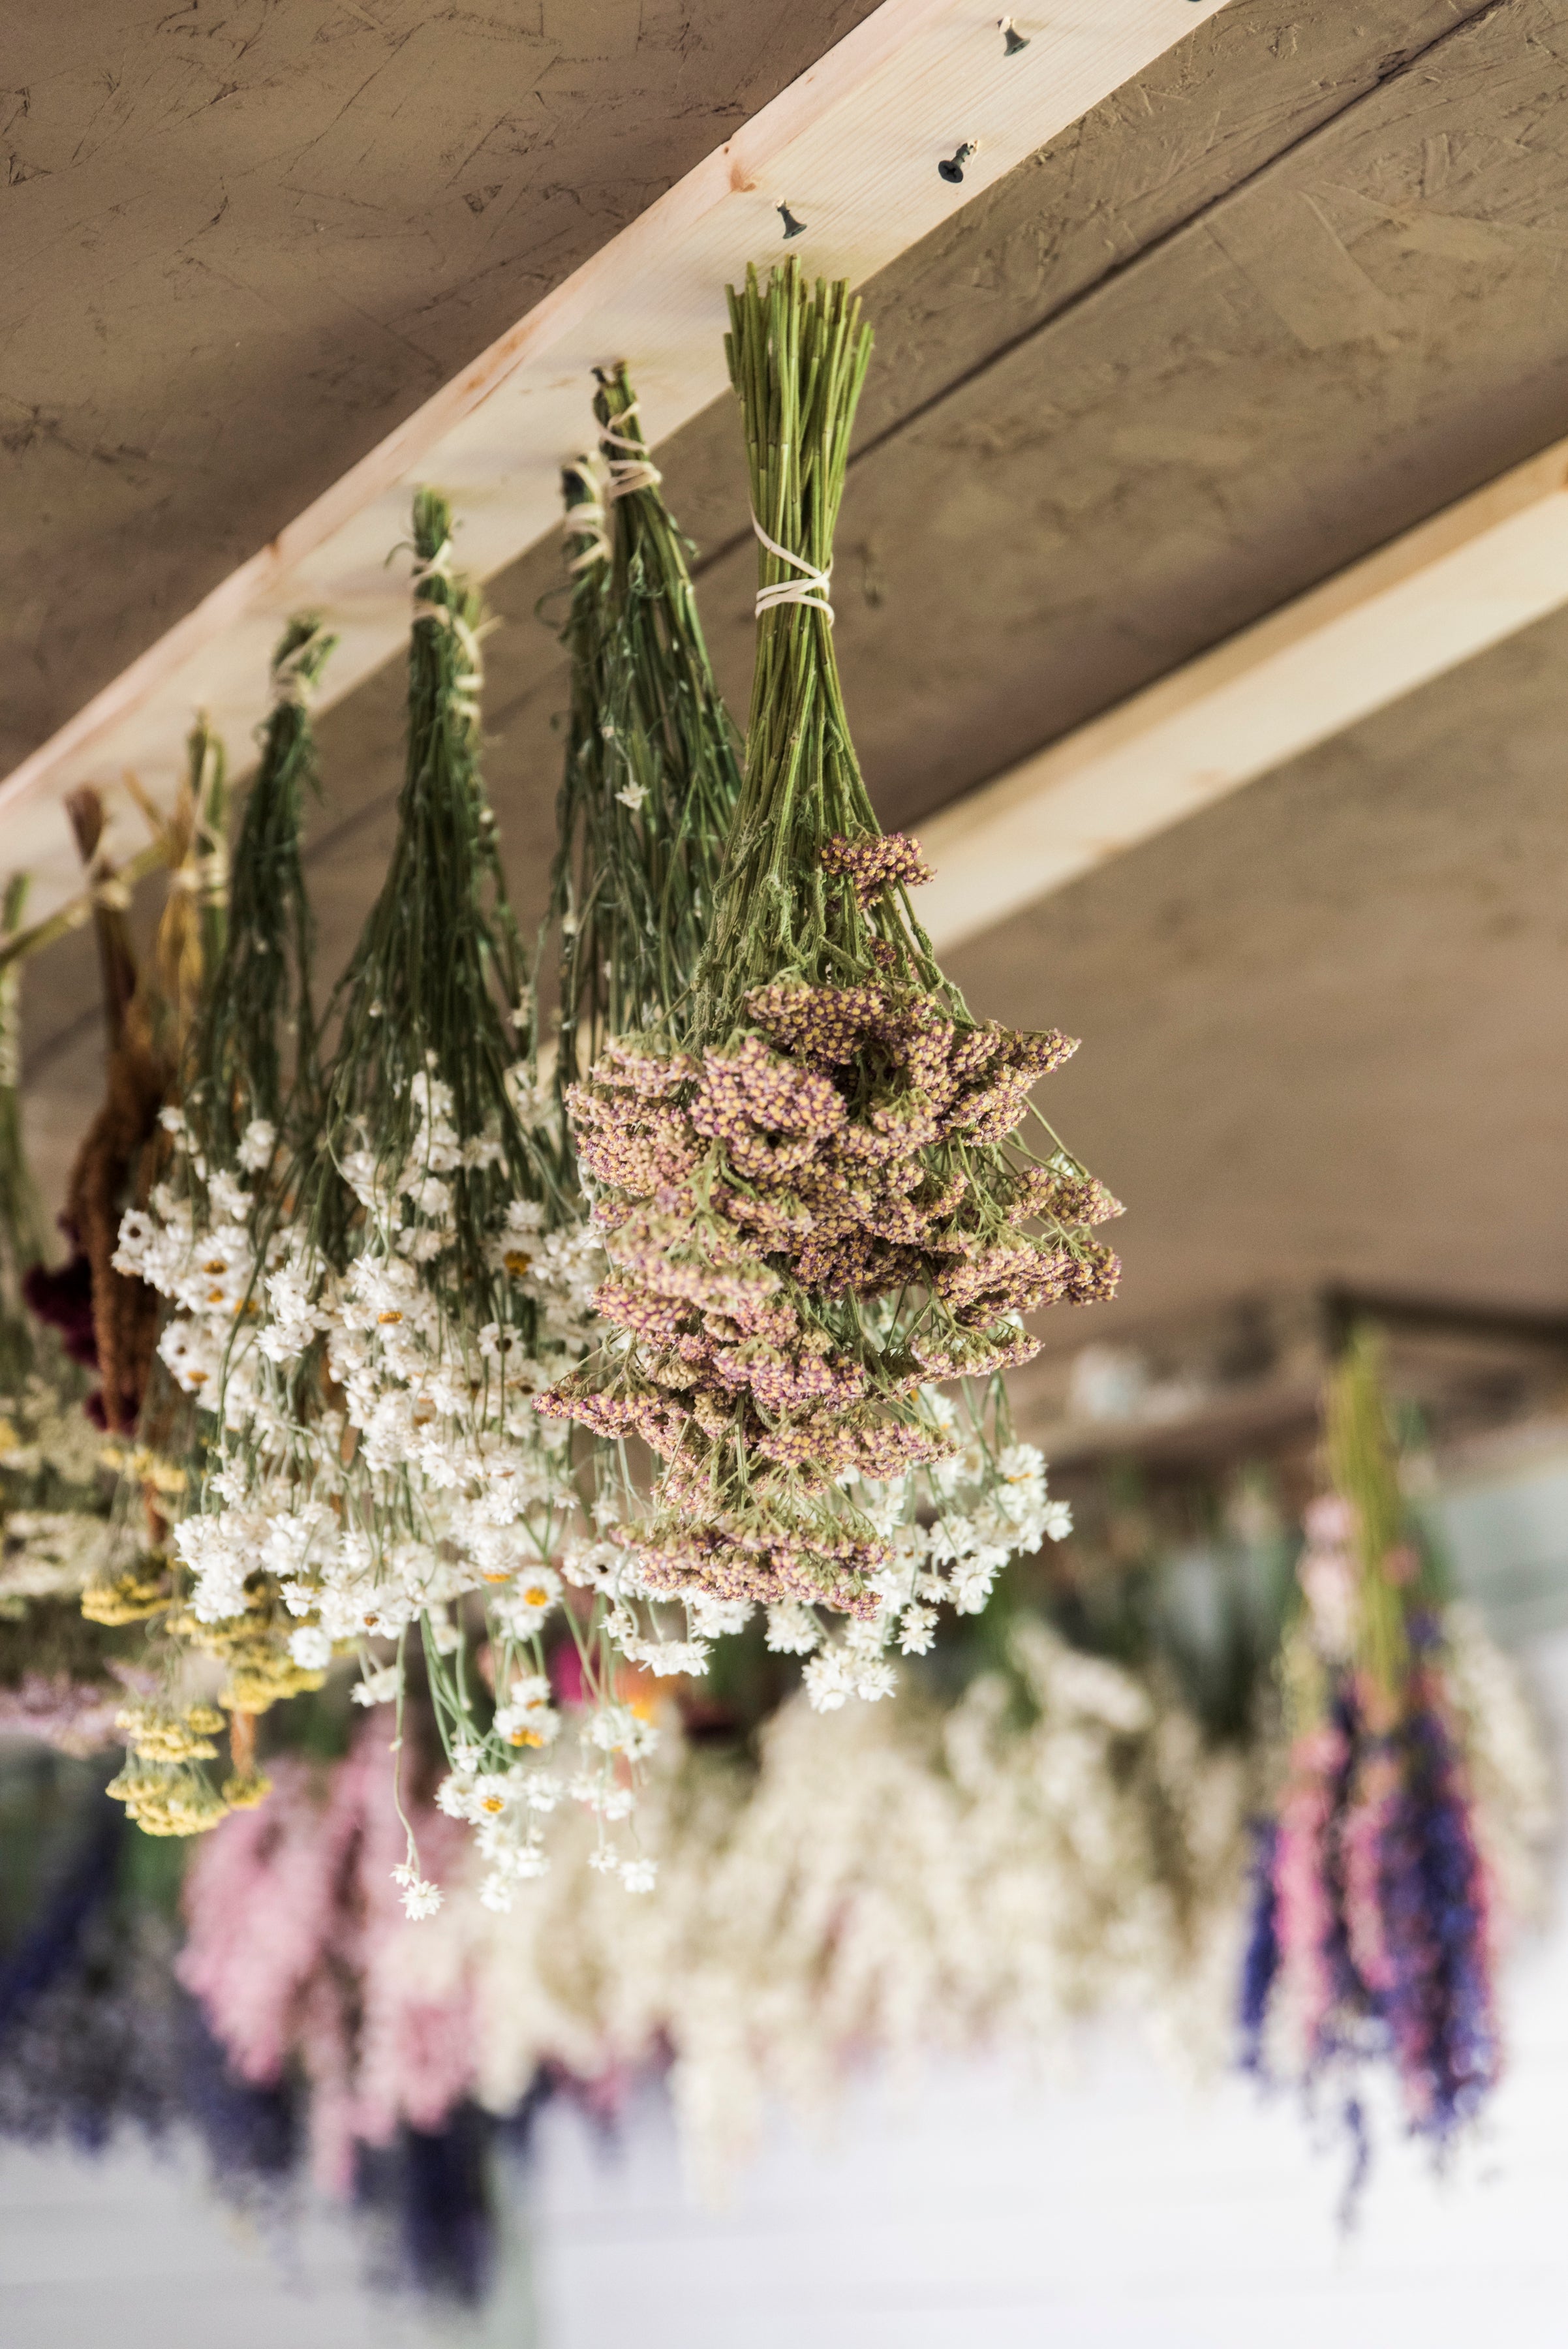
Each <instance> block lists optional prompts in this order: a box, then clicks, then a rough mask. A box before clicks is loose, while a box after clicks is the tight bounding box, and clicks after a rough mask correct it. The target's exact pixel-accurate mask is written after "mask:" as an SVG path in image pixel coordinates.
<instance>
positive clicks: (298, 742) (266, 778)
mask: <svg viewBox="0 0 1568 2349" xmlns="http://www.w3.org/2000/svg"><path fill="white" fill-rule="evenodd" d="M335 642H336V639H335V638H334V637H333V636H329V635H328V634H327V631H326V630H325V629H324V628H322V627H321V626H319V625H318V624H317V622H316V621H314V620H311V619H300V620H295V621H292V622H291V623H290V624H289V626H288V628H287V629H286V632H285V635H284V636H283V639H282V641H281V643H280V645H279V647H278V649H277V652H276V654H275V657H274V660H273V665H272V688H273V696H272V698H273V707H272V709H271V712H270V714H269V716H268V718H267V720H266V722H265V728H264V730H263V734H262V742H261V750H262V756H261V761H260V765H259V768H258V771H257V775H256V780H255V782H254V785H253V787H252V789H251V792H250V794H249V797H248V798H247V800H246V802H245V808H244V817H243V820H242V822H241V825H240V831H239V835H238V839H237V842H236V853H235V857H234V879H233V888H232V894H231V897H230V902H229V906H228V919H227V922H226V925H225V928H224V932H223V939H222V944H221V947H220V948H219V949H218V951H217V952H216V953H215V955H214V956H213V959H212V961H211V963H210V966H209V970H210V976H209V980H208V984H207V985H206V986H205V987H204V988H203V990H202V997H201V1002H200V1009H199V1012H198V1013H197V1015H196V1017H195V1018H194V1019H193V1020H192V1023H191V1027H190V1032H189V1036H188V1039H187V1043H186V1050H185V1051H184V1054H183V1057H182V1065H181V1070H180V1082H179V1088H178V1090H179V1093H180V1099H179V1101H178V1102H171V1103H170V1104H169V1105H168V1106H167V1107H166V1108H165V1109H164V1111H163V1112H162V1121H161V1122H162V1126H163V1130H164V1136H165V1140H164V1145H163V1147H164V1152H165V1163H164V1165H163V1169H162V1173H161V1179H160V1181H159V1182H158V1183H157V1185H155V1186H154V1187H153V1188H152V1189H151V1193H150V1195H149V1197H148V1203H147V1206H145V1208H140V1209H133V1210H132V1211H130V1213H128V1214H127V1216H125V1218H124V1220H123V1222H122V1224H121V1226H120V1231H119V1248H118V1251H117V1254H116V1257H115V1264H116V1267H117V1268H118V1269H119V1271H120V1272H121V1273H122V1274H123V1275H125V1276H126V1277H129V1278H139V1279H140V1280H142V1281H144V1282H146V1283H147V1284H148V1285H149V1286H150V1287H151V1288H155V1289H156V1290H158V1291H159V1292H160V1293H161V1295H162V1296H163V1297H165V1298H167V1299H169V1300H170V1301H171V1305H172V1307H173V1311H172V1313H171V1314H170V1316H169V1317H168V1319H166V1321H165V1324H164V1327H163V1330H162V1332H161V1336H160V1339H159V1342H158V1352H159V1357H160V1360H161V1362H162V1364H163V1365H164V1366H165V1368H166V1370H167V1371H168V1373H169V1375H170V1377H171V1380H172V1381H173V1383H174V1385H175V1387H176V1388H177V1389H178V1390H179V1391H181V1392H182V1393H183V1394H184V1395H185V1396H188V1397H189V1398H190V1399H191V1401H192V1402H193V1404H194V1405H195V1406H196V1409H197V1412H198V1414H199V1416H200V1419H201V1421H202V1424H203V1428H204V1430H205V1432H206V1433H208V1434H209V1435H211V1436H214V1437H215V1436H216V1434H217V1430H216V1427H215V1426H213V1424H212V1422H211V1420H210V1418H209V1415H210V1414H215V1415H216V1418H217V1419H218V1420H219V1421H221V1423H223V1426H224V1427H225V1428H226V1430H227V1431H228V1432H230V1433H237V1432H238V1431H240V1430H242V1429H244V1430H248V1431H250V1432H251V1433H252V1435H253V1438H254V1446H253V1451H252V1455H251V1458H250V1461H249V1470H250V1476H249V1484H248V1486H247V1494H246V1499H247V1504H248V1506H247V1507H246V1508H245V1509H244V1511H243V1512H241V1513H238V1514H235V1513H231V1512H223V1513H214V1514H206V1513H203V1510H202V1506H201V1505H200V1504H201V1499H202V1495H201V1494H200V1493H199V1492H197V1493H195V1494H193V1495H192V1497H194V1498H195V1499H196V1502H197V1506H196V1507H195V1508H194V1509H193V1510H192V1513H191V1514H190V1515H188V1516H184V1517H183V1518H182V1520H181V1522H180V1523H179V1524H178V1525H176V1526H174V1527H173V1530H172V1535H171V1536H170V1535H169V1534H168V1533H167V1532H166V1533H165V1537H164V1539H163V1540H162V1542H161V1545H160V1546H159V1547H158V1548H157V1549H156V1550H155V1551H153V1552H151V1553H144V1554H143V1555H142V1556H141V1557H139V1559H138V1560H137V1562H136V1565H135V1567H134V1568H132V1572H133V1574H134V1575H135V1576H136V1577H137V1578H139V1584H146V1585H147V1586H149V1591H150V1598H151V1604H145V1605H142V1606H141V1607H140V1612H141V1613H143V1614H144V1615H147V1616H148V1617H149V1618H150V1619H151V1628H152V1639H151V1648H150V1652H149V1661H150V1662H151V1665H152V1666H153V1667H154V1668H155V1670H156V1671H157V1675H158V1694H157V1697H156V1700H155V1701H153V1702H149V1703H147V1704H144V1705H142V1706H140V1707H137V1708H132V1709H130V1710H129V1711H128V1712H127V1713H126V1715H125V1716H124V1719H123V1720H122V1723H121V1727H122V1729H123V1730H124V1732H125V1734H126V1737H127V1742H128V1744H129V1746H130V1761H129V1762H128V1764H127V1766H126V1769H125V1771H124V1772H123V1773H122V1775H121V1777H120V1778H119V1780H118V1781H117V1782H116V1791H117V1792H119V1794H120V1795H121V1796H122V1798H123V1799H124V1800H125V1801H127V1803H128V1804H129V1805H130V1808H131V1811H132V1815H133V1816H135V1818H136V1819H137V1821H138V1823H139V1824H140V1826H142V1827H143V1828H144V1829H146V1830H148V1831H151V1832H163V1833H171V1834H177V1835H183V1834H190V1833H193V1832H196V1831H198V1830H200V1829H202V1828H205V1827H208V1826H213V1825H215V1824H216V1822H217V1820H218V1819H219V1818H221V1817H222V1816H223V1813H224V1811H225V1809H227V1808H231V1807H234V1806H236V1805H239V1806H246V1805H249V1804H252V1803H254V1802H255V1801H258V1800H259V1799H260V1797H261V1795H263V1794H264V1793H265V1789H266V1781H265V1777H264V1776H263V1775H261V1774H260V1773H259V1772H258V1771H257V1770H256V1769H255V1767H254V1722H255V1718H256V1716H257V1715H258V1714H260V1713H265V1712H266V1711H267V1709H268V1708H269V1707H270V1706H271V1705H272V1704H274V1703H275V1702H277V1701H278V1699H280V1698H282V1697H287V1696H293V1695H295V1694H297V1693H298V1692H299V1691H300V1690H302V1689H306V1688H316V1687H319V1685H320V1683H321V1678H322V1674H321V1672H320V1671H309V1670H306V1669H305V1668H304V1667H302V1665H301V1664H300V1663H299V1661H297V1660H296V1658H295V1657H294V1655H293V1654H292V1653H291V1650H290V1634H291V1631H292V1628H293V1627H292V1623H291V1619H290V1618H289V1615H288V1612H287V1609H286V1605H285V1603H284V1599H283V1595H282V1592H281V1588H280V1586H279V1582H278V1578H277V1575H276V1573H275V1570H274V1568H273V1567H272V1565H271V1564H270V1563H269V1561H268V1558H267V1556H266V1552H265V1541H266V1536H267V1531H268V1528H269V1525H270V1522H271V1519H272V1517H273V1516H274V1514H275V1512H276V1511H278V1510H279V1509H286V1507H287V1506H289V1503H290V1499H291V1497H292V1491H293V1484H294V1476H293V1471H292V1463H291V1460H290V1456H289V1455H290V1451H291V1444H290V1438H289V1432H288V1423H287V1420H286V1416H285V1414H283V1413H280V1412H279V1410H278V1409H277V1408H276V1405H275V1402H273V1401H271V1400H270V1399H269V1398H268V1396H267V1394H266V1392H265V1386H266V1381H265V1377H264V1375H263V1365H262V1358H261V1355H260V1350H259V1347H258V1344H257V1328H256V1325H257V1321H258V1319H259V1312H260V1295H259V1292H260V1291H261V1288H262V1282H263V1278H264V1268H265V1263H266V1261H267V1250H268V1244H269V1236H270V1233H271V1230H272V1227H273V1226H274V1224H275V1220H276V1218H277V1216H278V1214H279V1212H280V1208H281V1206H282V1202H283V1189H282V1185H283V1183H284V1179H285V1170H286V1167H287V1165H288V1164H289V1160H290V1156H291V1145H292V1144H293V1143H296V1141H297V1139H298V1137H299V1136H300V1135H301V1134H302V1133H305V1132H307V1131H308V1130H309V1127H310V1123H311V1121H312V1117H313V1114H314V1113H315V1112H316V1111H317V1108H318V1105H319V1071H318V1067H317V1039H316V1027H315V1015H314V1009H313V1006H312V1002H311V995H310V959H311V957H310V930H309V916H308V911H307V908H306V901H305V892H304V879H303V874H302V870H301V865H300V833H301V823H302V817H303V809H304V799H305V794H306V790H307V789H309V788H312V787H313V786H314V783H315V745H314V740H313V737H312V731H311V724H310V707H309V706H310V698H311V696H312V694H313V693H314V691H315V688H316V686H317V682H318V680H319V678H320V676H321V672H322V669H323V667H324V666H325V664H326V662H327V657H328V656H329V655H330V653H331V650H332V647H333V645H334V643H335ZM290 1041H292V1047H293V1050H292V1066H289V1064H288V1063H289V1054H288V1050H287V1047H288V1045H289V1043H290ZM220 1440H221V1439H220ZM193 1467H194V1470H195V1473H194V1475H193V1477H192V1484H193V1485H200V1481H201V1476H200V1471H201V1458H200V1454H198V1455H197V1460H196V1462H195V1463H193ZM175 1514H176V1512H175V1511H174V1510H173V1509H172V1508H170V1509H169V1510H168V1515H169V1516H170V1517H172V1516H174V1515H175ZM192 1652H197V1653H205V1654H207V1655H211V1656H214V1657H216V1658H217V1659H218V1660H219V1661H221V1663H222V1666H223V1686H222V1689H221V1692H220V1694H219V1705H220V1706H221V1708H222V1710H221V1711H214V1709H213V1708H212V1707H210V1706H206V1705H197V1706H195V1707H192V1706H191V1705H190V1704H189V1703H188V1702H186V1698H185V1683H186V1681H187V1679H188V1677H189V1675H188V1673H187V1671H186V1663H187V1660H188V1658H189V1657H190V1656H191V1654H192ZM225 1713H226V1714H227V1716H228V1719H227V1727H228V1731H229V1742H230V1760H231V1764H232V1766H231V1768H230V1770H229V1773H228V1775H227V1777H226V1779H225V1780H224V1782H223V1786H222V1790H221V1791H220V1790H219V1789H217V1788H215V1787H214V1786H213V1785H212V1784H211V1782H210V1780H209V1778H208V1775H207V1774H206V1772H205V1771H204V1770H203V1769H202V1768H201V1767H200V1766H199V1765H200V1764H203V1763H206V1762H208V1761H212V1760H214V1759H216V1758H217V1754H218V1748H217V1746H216V1744H214V1742H213V1740H214V1738H215V1737H216V1736H217V1734H218V1733H220V1732H221V1731H222V1729H223V1727H224V1725H225V1723H224V1714H225Z"/></svg>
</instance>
